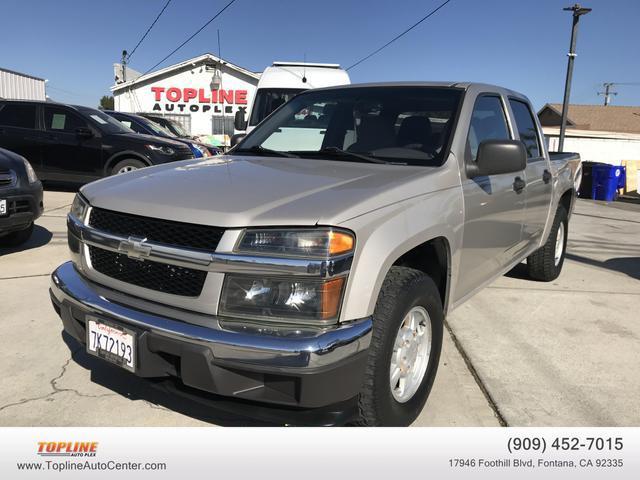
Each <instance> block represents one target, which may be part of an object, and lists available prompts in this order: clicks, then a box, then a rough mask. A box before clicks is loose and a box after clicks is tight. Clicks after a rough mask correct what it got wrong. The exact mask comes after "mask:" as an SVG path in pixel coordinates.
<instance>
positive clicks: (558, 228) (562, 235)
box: [527, 205, 569, 282]
mask: <svg viewBox="0 0 640 480" xmlns="http://www.w3.org/2000/svg"><path fill="white" fill-rule="evenodd" d="M568 227H569V220H568V217H567V210H566V209H565V208H564V207H563V206H562V205H560V206H559V207H558V210H557V211H556V216H555V218H554V219H553V225H552V226H551V232H549V238H547V242H546V243H545V244H544V245H543V246H542V247H541V248H539V249H538V250H536V251H535V252H533V253H532V254H531V255H529V257H527V268H528V270H529V276H530V277H531V278H532V279H534V280H540V281H543V282H551V281H553V280H555V279H556V278H558V276H559V275H560V272H561V271H562V265H563V264H564V257H565V253H566V249H567V231H568Z"/></svg>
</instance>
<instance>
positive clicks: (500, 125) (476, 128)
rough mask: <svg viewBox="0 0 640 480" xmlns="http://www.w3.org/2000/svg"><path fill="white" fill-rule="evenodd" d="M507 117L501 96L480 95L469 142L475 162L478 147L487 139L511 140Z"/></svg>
mask: <svg viewBox="0 0 640 480" xmlns="http://www.w3.org/2000/svg"><path fill="white" fill-rule="evenodd" d="M510 138H511V136H510V134H509V128H508V127H507V117H506V115H505V113H504V108H502V101H501V100H500V97H496V96H489V95H484V96H481V97H478V99H477V100H476V104H475V105H474V107H473V113H472V114H471V125H470V126H469V136H468V137H467V142H468V146H469V151H470V152H471V159H472V160H473V161H474V162H475V161H476V157H477V156H478V147H479V146H480V143H482V142H484V141H485V140H509V139H510Z"/></svg>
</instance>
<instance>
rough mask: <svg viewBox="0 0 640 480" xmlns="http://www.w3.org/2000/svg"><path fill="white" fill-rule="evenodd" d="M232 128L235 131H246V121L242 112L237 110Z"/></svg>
mask: <svg viewBox="0 0 640 480" xmlns="http://www.w3.org/2000/svg"><path fill="white" fill-rule="evenodd" d="M233 127H234V128H235V129H236V130H246V129H247V120H246V118H245V113H244V110H238V111H237V112H236V116H235V117H234V119H233Z"/></svg>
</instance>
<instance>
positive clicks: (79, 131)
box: [76, 127, 93, 139]
mask: <svg viewBox="0 0 640 480" xmlns="http://www.w3.org/2000/svg"><path fill="white" fill-rule="evenodd" d="M76 136H77V137H78V138H83V139H86V138H92V137H93V132H92V131H91V129H90V128H87V127H78V128H76Z"/></svg>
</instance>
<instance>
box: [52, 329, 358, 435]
mask: <svg viewBox="0 0 640 480" xmlns="http://www.w3.org/2000/svg"><path fill="white" fill-rule="evenodd" d="M62 339H63V340H64V342H65V343H66V345H67V347H68V348H69V350H70V351H71V352H72V358H73V360H74V361H75V362H76V363H77V364H78V365H79V366H81V367H82V368H84V369H87V370H90V371H91V381H92V382H95V383H97V384H98V385H101V386H103V387H105V388H107V389H109V390H111V391H112V392H114V393H117V394H119V395H122V396H123V397H126V398H128V399H130V400H143V401H147V402H149V403H151V404H153V405H154V407H155V408H164V409H168V410H171V411H174V412H177V413H180V414H182V415H186V416H189V417H191V418H194V419H197V420H200V421H203V422H207V423H211V424H214V425H219V426H235V427H238V426H253V427H272V426H283V425H287V424H290V425H291V424H293V425H305V426H321V425H345V424H348V423H349V422H350V421H351V420H352V419H353V416H354V414H355V412H354V404H353V403H352V402H349V401H347V402H344V403H343V404H337V405H332V406H329V407H326V408H323V409H315V410H309V409H306V410H305V409H296V408H293V407H277V406H268V405H265V404H260V403H256V402H250V401H246V400H241V399H236V398H234V399H229V398H226V397H222V396H219V395H214V394H211V393H208V392H203V391H201V390H197V389H194V388H191V387H188V386H185V385H184V384H182V383H181V382H180V381H179V380H177V379H173V378H166V379H162V378H160V379H149V378H141V377H136V376H135V375H133V374H131V373H129V372H127V371H125V370H123V369H121V368H119V367H117V366H115V365H111V364H109V363H107V362H105V361H104V360H101V359H98V358H97V357H94V356H92V355H89V354H88V353H86V351H85V347H84V345H81V344H80V343H79V342H77V341H76V340H75V339H74V338H73V337H71V336H70V335H68V334H67V333H66V332H62ZM242 412H250V413H248V414H244V415H243V413H242Z"/></svg>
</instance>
